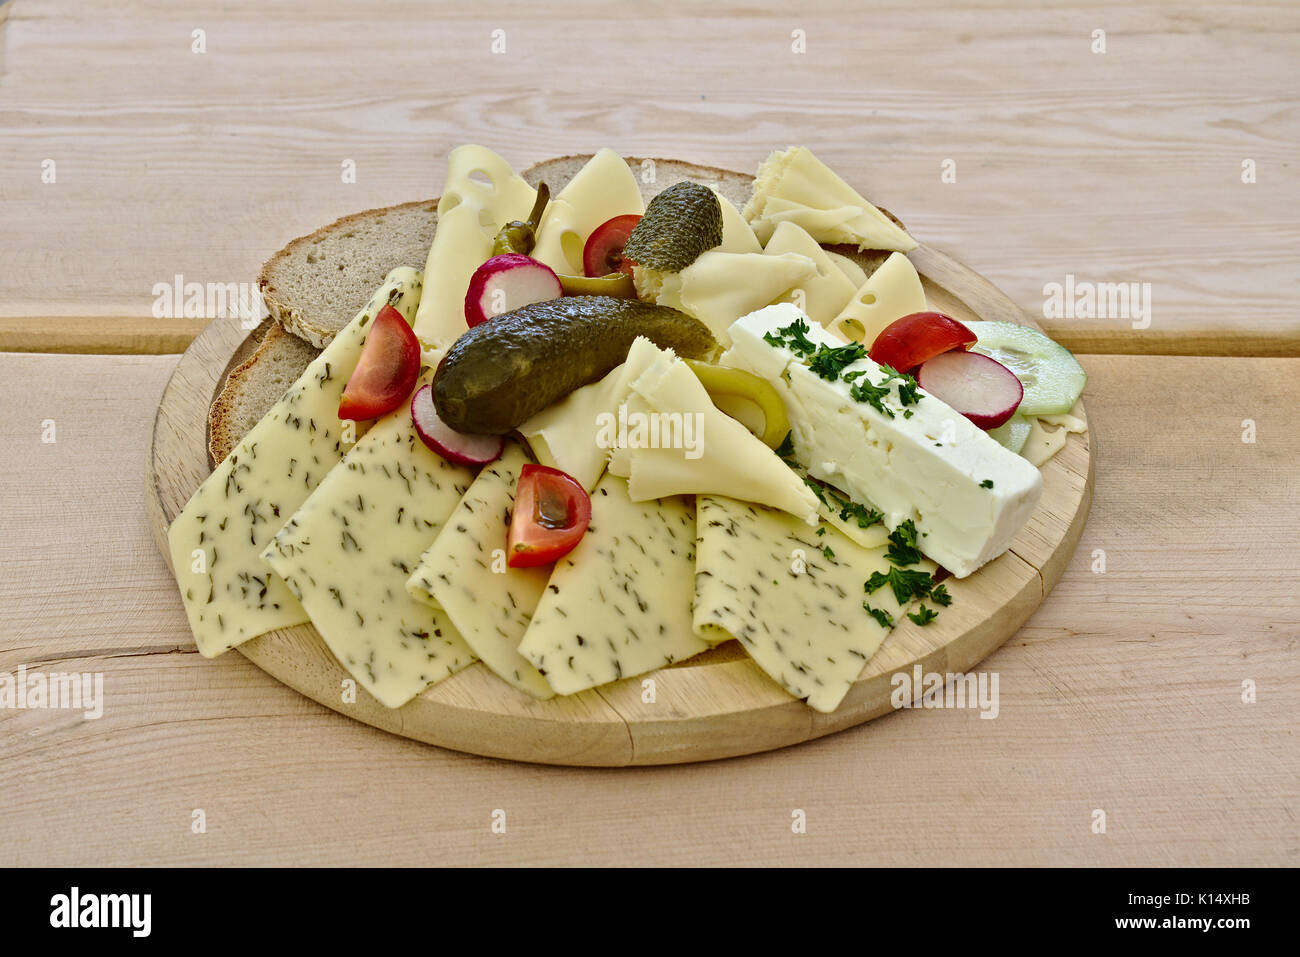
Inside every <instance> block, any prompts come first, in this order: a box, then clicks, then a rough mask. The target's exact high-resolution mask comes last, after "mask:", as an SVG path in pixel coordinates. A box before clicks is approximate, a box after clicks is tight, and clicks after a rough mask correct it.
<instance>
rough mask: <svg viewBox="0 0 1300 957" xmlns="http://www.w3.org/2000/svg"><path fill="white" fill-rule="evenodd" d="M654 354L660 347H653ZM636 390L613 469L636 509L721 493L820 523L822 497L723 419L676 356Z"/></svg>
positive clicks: (662, 359) (668, 356)
mask: <svg viewBox="0 0 1300 957" xmlns="http://www.w3.org/2000/svg"><path fill="white" fill-rule="evenodd" d="M651 348H653V346H651ZM656 351H657V352H658V353H659V354H658V356H657V357H656V358H655V360H654V362H653V363H651V364H650V365H649V366H648V367H647V368H646V370H645V371H644V372H643V373H642V374H641V375H640V376H638V377H637V378H636V380H635V381H634V382H633V383H632V392H633V393H634V394H633V395H632V396H631V397H630V398H629V399H628V401H627V403H626V405H625V406H624V407H622V408H621V409H620V410H619V425H618V434H617V436H615V437H614V438H615V439H616V441H615V443H614V444H615V448H614V451H613V453H612V454H611V455H610V462H609V470H610V472H612V473H613V474H614V475H618V476H622V477H624V478H627V479H628V493H629V494H630V495H631V497H632V500H633V501H635V502H643V501H648V500H650V499H656V498H663V497H664V496H668V495H685V494H708V493H713V494H719V495H729V496H732V497H734V498H739V499H744V500H746V501H751V502H760V503H762V504H764V505H770V506H772V507H773V508H779V509H784V510H785V511H788V512H790V513H792V514H794V515H796V516H798V517H799V518H800V519H803V520H805V521H807V522H810V523H812V522H815V521H816V516H817V505H818V503H817V498H816V496H815V495H813V493H812V492H811V491H810V490H809V488H808V486H807V485H805V484H804V482H803V480H802V479H800V478H799V476H797V475H796V474H795V473H794V471H793V470H791V469H790V467H789V466H787V465H786V464H785V463H784V462H782V461H781V459H780V458H779V457H778V456H777V454H776V453H775V452H773V451H772V450H771V449H770V448H768V447H767V446H766V445H764V444H763V443H762V442H761V441H759V439H758V438H756V437H755V436H754V433H752V432H750V431H749V429H747V428H745V426H743V425H741V424H740V423H739V422H737V421H736V420H735V419H733V418H732V417H731V416H729V415H727V414H726V413H724V412H722V411H721V410H720V409H718V408H717V407H716V406H714V404H713V402H712V401H711V400H710V398H709V394H708V392H707V391H705V388H704V386H703V385H701V384H700V380H699V379H697V378H696V377H695V373H693V372H692V371H691V369H690V366H688V365H687V364H686V363H685V362H683V361H682V360H681V359H679V358H677V357H676V356H675V355H673V353H672V351H671V350H656Z"/></svg>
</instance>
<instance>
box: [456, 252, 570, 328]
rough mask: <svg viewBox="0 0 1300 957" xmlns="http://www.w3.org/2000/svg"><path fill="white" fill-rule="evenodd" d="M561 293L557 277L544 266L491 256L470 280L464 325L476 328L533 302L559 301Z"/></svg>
mask: <svg viewBox="0 0 1300 957" xmlns="http://www.w3.org/2000/svg"><path fill="white" fill-rule="evenodd" d="M561 293H562V290H561V289H560V279H559V277H558V276H556V275H555V273H554V272H553V271H552V270H551V268H550V267H549V266H547V265H546V264H544V263H540V262H538V261H537V260H536V259H534V258H533V257H531V256H524V255H521V254H519V253H506V254H505V255H502V256H493V257H492V258H491V259H489V260H488V261H487V262H485V263H484V264H483V265H481V266H479V267H478V269H476V270H474V275H473V276H471V277H470V280H469V290H468V291H467V292H466V293H465V321H466V322H467V323H469V325H470V326H471V327H473V326H477V325H478V324H479V323H481V322H487V321H488V320H489V319H495V318H496V317H497V316H500V315H503V314H504V313H507V312H514V311H515V310H516V309H519V308H520V307H522V306H527V305H529V304H531V303H534V302H546V301H548V300H551V299H559V298H560V295H561Z"/></svg>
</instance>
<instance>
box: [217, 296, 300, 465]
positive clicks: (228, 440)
mask: <svg viewBox="0 0 1300 957" xmlns="http://www.w3.org/2000/svg"><path fill="white" fill-rule="evenodd" d="M255 335H260V336H261V341H260V342H259V343H258V344H257V348H256V349H255V350H254V351H253V354H252V355H250V356H249V357H248V358H247V359H245V360H244V361H243V362H242V363H240V364H239V365H237V366H235V368H233V369H231V370H230V374H229V375H227V376H226V381H225V384H224V385H223V386H222V387H221V391H220V392H218V393H217V397H216V399H215V400H214V401H213V403H212V406H211V408H210V409H209V410H208V455H209V456H210V457H211V461H212V464H213V465H215V464H216V463H218V462H220V461H221V460H222V459H224V458H225V457H226V456H227V455H229V454H230V450H231V449H233V448H234V447H235V446H236V445H238V444H239V440H240V439H242V438H243V437H244V436H245V435H247V434H248V431H249V430H250V429H251V428H252V427H253V426H255V425H256V424H257V423H258V422H259V421H261V418H262V416H264V415H266V413H267V412H269V411H270V409H271V406H273V405H275V403H276V402H277V401H278V400H279V398H280V396H282V395H284V393H285V390H286V389H288V388H289V386H291V385H293V384H294V382H295V381H297V379H298V376H300V375H302V372H303V370H304V369H306V368H307V366H308V364H310V362H311V361H312V359H315V358H316V357H317V356H318V355H320V350H319V349H317V348H316V347H315V346H313V345H312V344H311V343H309V342H306V341H305V340H302V339H299V338H298V337H297V336H295V335H291V334H290V333H288V332H285V330H284V329H283V328H282V327H281V326H280V325H279V324H278V323H275V322H266V323H264V324H263V325H262V327H260V328H259V330H258V332H257V333H255Z"/></svg>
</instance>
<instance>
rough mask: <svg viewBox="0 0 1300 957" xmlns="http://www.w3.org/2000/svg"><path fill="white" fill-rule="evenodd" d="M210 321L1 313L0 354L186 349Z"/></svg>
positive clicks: (146, 352) (158, 352) (162, 352)
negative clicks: (3, 314) (6, 314)
mask: <svg viewBox="0 0 1300 957" xmlns="http://www.w3.org/2000/svg"><path fill="white" fill-rule="evenodd" d="M232 321H236V322H237V321H238V320H232ZM208 322H209V320H207V319H155V318H153V317H152V316H0V352H55V353H63V354H75V355H85V354H99V355H165V354H168V353H177V352H184V351H185V350H186V349H188V348H189V345H190V343H191V342H193V341H194V337H195V336H197V335H198V334H199V333H200V332H202V331H203V327H204V326H206V325H207V324H208Z"/></svg>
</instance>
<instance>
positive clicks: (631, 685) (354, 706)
mask: <svg viewBox="0 0 1300 957" xmlns="http://www.w3.org/2000/svg"><path fill="white" fill-rule="evenodd" d="M911 255H912V258H913V260H914V261H915V262H916V265H917V267H918V269H919V270H920V271H921V275H922V277H923V281H924V282H925V284H926V286H927V297H928V298H929V299H930V301H931V302H933V303H936V304H940V307H941V308H943V309H944V310H946V311H947V312H948V313H950V314H951V315H953V316H955V317H957V318H958V319H966V320H971V319H975V318H1005V317H1007V316H1012V315H1014V314H1015V312H1016V307H1015V305H1014V303H1012V302H1010V301H1009V300H1008V299H1007V298H1006V297H1005V296H1004V295H1002V293H1001V292H999V291H998V290H997V288H996V287H994V286H993V285H992V284H990V283H989V282H988V281H987V280H986V279H984V278H983V277H981V276H979V275H977V274H975V273H973V272H971V271H970V270H969V269H968V268H966V267H965V266H963V265H961V264H960V263H958V262H956V261H955V260H953V259H951V258H949V257H947V256H944V255H943V254H941V253H938V252H936V251H934V250H932V249H929V248H926V247H921V248H919V249H918V250H916V251H914V252H913V253H912V254H911ZM249 338H252V337H250V336H248V335H246V334H245V333H244V332H243V331H242V330H241V329H240V328H239V326H238V323H236V322H233V321H229V320H222V321H218V322H214V323H213V324H212V325H211V326H210V327H209V328H208V329H206V330H204V332H203V333H202V334H200V336H199V337H198V339H196V340H195V342H194V343H193V345H192V346H191V347H190V349H189V350H188V351H187V352H186V353H185V355H184V356H182V357H181V361H180V362H179V363H178V364H177V366H176V371H175V373H174V374H173V376H172V379H171V381H170V382H169V383H168V386H167V389H166V391H165V392H164V394H163V398H162V400H161V402H160V404H159V408H158V414H157V418H156V421H155V424H154V432H153V444H152V446H151V449H150V453H149V459H150V465H149V469H148V487H149V490H148V492H147V495H148V497H149V501H148V503H147V509H148V512H149V519H150V525H151V527H152V528H153V531H154V535H155V537H156V539H157V541H158V544H159V548H160V551H162V552H163V553H164V555H166V554H167V553H168V548H167V544H166V535H167V533H166V529H167V526H168V525H169V524H170V523H171V521H172V520H173V519H174V518H175V516H176V515H177V514H178V513H179V512H180V510H181V508H182V507H183V506H184V504H185V503H186V502H187V501H188V500H189V498H190V496H191V495H192V494H193V492H194V490H195V489H196V488H197V487H198V485H199V483H200V482H201V481H202V480H203V479H204V478H206V477H207V475H208V474H209V473H210V471H211V469H210V467H209V464H208V463H209V459H208V442H207V437H206V434H205V429H204V428H203V426H202V423H204V422H206V421H207V415H208V408H209V405H210V404H211V402H212V399H213V396H214V393H215V392H216V391H217V390H218V389H219V388H220V386H221V384H222V382H223V381H224V379H225V374H226V371H227V370H228V369H229V368H230V365H231V362H232V355H238V354H241V353H242V352H244V351H247V340H248V339H249ZM1081 405H1082V403H1081ZM1089 443H1090V437H1089V436H1087V435H1082V436H1070V438H1069V441H1068V443H1067V450H1066V451H1067V452H1068V454H1062V455H1060V456H1058V457H1057V458H1056V459H1053V460H1052V461H1050V462H1048V463H1047V464H1046V465H1045V466H1044V468H1043V486H1044V494H1043V503H1042V504H1041V505H1040V506H1039V508H1038V510H1037V512H1036V514H1035V516H1034V517H1033V519H1032V520H1031V522H1030V523H1029V525H1028V526H1027V527H1026V528H1025V529H1024V531H1023V532H1022V533H1021V535H1019V536H1018V537H1017V538H1016V540H1015V541H1014V542H1013V543H1012V546H1011V551H1010V552H1008V553H1007V554H1006V555H1004V556H1002V557H1001V558H1000V559H998V560H997V561H995V562H991V563H990V564H989V565H987V566H985V567H984V568H982V569H981V570H980V571H979V572H977V573H976V574H974V575H972V576H970V577H968V578H966V579H964V580H961V581H957V580H953V581H951V582H950V583H949V586H948V587H949V591H950V593H951V595H952V597H953V607H952V608H948V609H945V610H944V613H943V614H941V615H940V616H939V619H938V621H937V622H935V623H934V624H931V625H928V626H925V627H920V626H917V625H916V624H914V623H913V622H911V621H908V620H903V621H901V622H900V623H899V624H898V625H896V626H895V628H894V630H893V631H892V632H891V633H890V635H889V637H888V638H887V639H886V640H885V643H884V644H883V645H882V646H881V647H880V649H879V650H878V651H877V652H876V654H875V656H874V657H872V659H871V660H870V661H868V662H867V664H866V665H865V667H864V668H863V670H862V673H861V675H860V676H859V677H858V680H857V682H856V683H855V684H854V686H853V688H852V689H851V690H850V692H849V694H848V695H847V696H846V697H845V700H844V701H843V702H842V703H841V704H840V706H839V708H838V709H837V710H836V712H835V713H834V714H832V715H828V716H820V715H816V714H813V713H810V712H809V711H808V709H807V708H806V706H805V705H803V704H802V703H800V702H798V701H796V700H794V699H793V698H791V697H789V696H788V695H787V694H785V693H784V692H783V691H782V690H781V689H780V688H779V687H778V686H777V685H776V684H775V683H774V682H773V681H771V679H769V678H768V677H767V676H766V675H765V674H764V673H763V672H762V671H761V670H760V669H759V668H758V667H757V665H755V664H754V663H753V662H752V661H750V660H748V658H747V657H745V656H743V655H742V656H739V657H737V656H736V655H735V654H734V653H731V651H729V650H726V649H721V650H719V651H717V652H709V653H706V654H705V655H702V656H700V657H698V658H695V659H692V660H691V661H689V662H686V663H683V665H681V666H678V667H674V668H668V669H661V670H658V671H654V672H651V673H650V674H649V675H644V676H643V675H638V676H635V677H632V678H628V679H626V680H624V681H622V682H618V683H616V684H614V685H612V686H608V687H602V688H597V689H593V690H592V691H589V692H585V693H584V694H582V695H578V696H576V697H575V698H572V699H566V698H556V699H553V700H551V701H545V702H539V701H533V700H531V699H528V698H527V696H525V695H523V694H522V693H521V692H518V691H517V690H515V689H514V688H511V687H510V686H509V685H507V684H506V683H505V682H502V681H500V680H498V679H496V678H495V676H493V675H491V674H490V673H489V672H488V671H487V669H486V667H485V666H484V665H482V664H476V665H472V666H471V667H470V668H468V669H467V670H466V671H465V672H462V673H461V674H460V675H457V676H455V677H454V678H452V679H449V680H448V681H445V682H442V683H440V684H438V685H435V686H433V687H432V688H429V689H428V690H426V691H425V692H424V693H423V694H421V695H420V696H418V697H417V698H416V699H414V700H413V701H412V702H410V703H408V704H407V705H405V706H404V707H402V708H401V709H398V710H392V709H388V708H384V707H382V706H381V705H379V704H378V703H377V702H375V701H373V700H372V699H371V698H370V696H369V695H368V694H366V693H365V692H360V693H359V694H358V701H357V702H356V703H350V702H345V701H343V700H342V699H341V695H340V693H339V689H340V688H341V687H342V686H343V682H344V681H345V679H346V678H347V672H346V671H345V670H344V669H343V668H342V666H341V665H339V664H338V663H337V662H336V661H335V660H334V659H333V658H332V656H331V655H330V653H329V651H328V650H327V649H326V647H325V645H324V642H323V641H322V640H321V638H320V635H319V634H318V633H317V632H316V630H315V628H313V627H311V626H309V625H308V626H299V627H294V628H288V629H282V630H280V631H276V632H272V633H271V634H269V635H266V636H263V637H262V638H260V639H257V640H255V641H252V642H248V643H246V644H244V645H241V646H240V649H239V650H240V652H241V653H243V654H244V655H245V657H247V658H249V659H250V660H252V661H253V662H254V663H255V664H257V665H258V666H259V667H261V668H262V669H263V670H265V671H267V672H269V673H270V674H272V675H274V676H276V677H277V678H279V679H280V680H282V681H284V682H285V683H286V684H288V685H289V686H290V687H292V688H295V689H297V690H299V691H301V692H303V693H304V694H306V695H307V696H308V697H310V698H312V699H313V700H315V701H319V702H321V703H322V704H325V705H327V706H329V707H331V708H335V709H336V710H339V711H342V712H343V713H344V714H348V715H350V716H352V717H355V718H357V719H358V720H361V721H365V722H366V723H368V724H373V725H375V726H376V727H380V728H383V729H385V730H387V731H393V732H394V733H397V734H402V735H405V736H408V737H413V738H416V739H417V740H420V741H425V742H428V743H431V744H437V745H441V746H443V747H448V748H453V749H455V750H460V751H468V752H471V753H473V754H482V755H488V756H492V757H508V758H513V759H515V760H519V761H532V762H539V763H544V764H576V765H593V766H624V765H628V764H674V763H681V762H688V761H706V760H711V759H714V758H722V757H733V756H735V755H738V754H749V753H753V752H756V751H764V750H770V749H772V748H780V747H785V746H787V745H790V744H796V743H799V742H801V741H805V740H808V739H809V738H813V737H817V736H819V735H822V734H827V733H829V732H831V731H837V730H841V729H843V728H847V727H851V726H853V725H855V724H860V723H862V722H864V721H868V720H870V719H872V718H876V717H879V716H881V715H883V714H887V713H889V712H890V711H892V710H893V705H892V704H891V689H892V681H893V677H894V675H895V674H896V673H899V672H902V673H905V674H910V673H911V672H912V669H913V666H914V665H917V664H920V665H922V667H923V668H925V669H926V670H932V671H934V670H937V671H939V672H941V673H947V672H956V673H961V672H965V671H967V670H969V669H971V668H973V667H974V666H975V665H976V664H977V663H978V662H979V661H980V660H981V659H983V658H984V657H985V656H987V655H988V654H989V653H990V652H991V651H993V649H995V648H997V646H998V645H1000V644H1001V643H1002V642H1003V641H1005V640H1006V639H1007V638H1008V637H1009V636H1010V635H1011V634H1012V633H1013V632H1014V631H1015V630H1016V629H1017V628H1019V627H1020V625H1021V624H1022V623H1023V622H1024V620H1025V619H1026V618H1027V617H1028V616H1029V614H1030V613H1031V612H1032V611H1033V610H1034V608H1036V607H1037V606H1038V604H1039V603H1040V602H1041V601H1042V599H1043V596H1044V595H1045V594H1046V592H1047V591H1048V590H1050V589H1051V587H1052V586H1053V585H1054V584H1055V583H1056V580H1057V578H1059V577H1060V573H1061V570H1062V569H1063V568H1064V567H1065V564H1066V563H1067V562H1068V561H1069V558H1070V555H1071V554H1072V553H1073V551H1074V546H1075V544H1076V543H1077V542H1078V539H1079V535H1080V534H1081V533H1082V530H1083V525H1084V522H1085V521H1086V520H1087V515H1088V507H1089V503H1090V502H1091V495H1092V489H1091V483H1090V476H1091V469H1092V457H1091V455H1090V453H1089V447H1090V446H1089ZM1048 510H1050V514H1041V513H1044V512H1046V511H1048ZM682 600H683V601H685V600H686V596H682ZM644 678H649V679H651V680H653V681H654V682H655V684H656V692H657V688H658V686H659V685H661V684H662V685H666V686H667V692H666V693H667V695H668V700H667V701H666V702H664V703H663V704H661V703H659V701H658V697H657V693H656V700H655V702H654V703H653V704H644V703H642V702H641V699H640V694H641V682H642V680H643V679H644ZM623 725H626V727H624V726H623Z"/></svg>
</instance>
